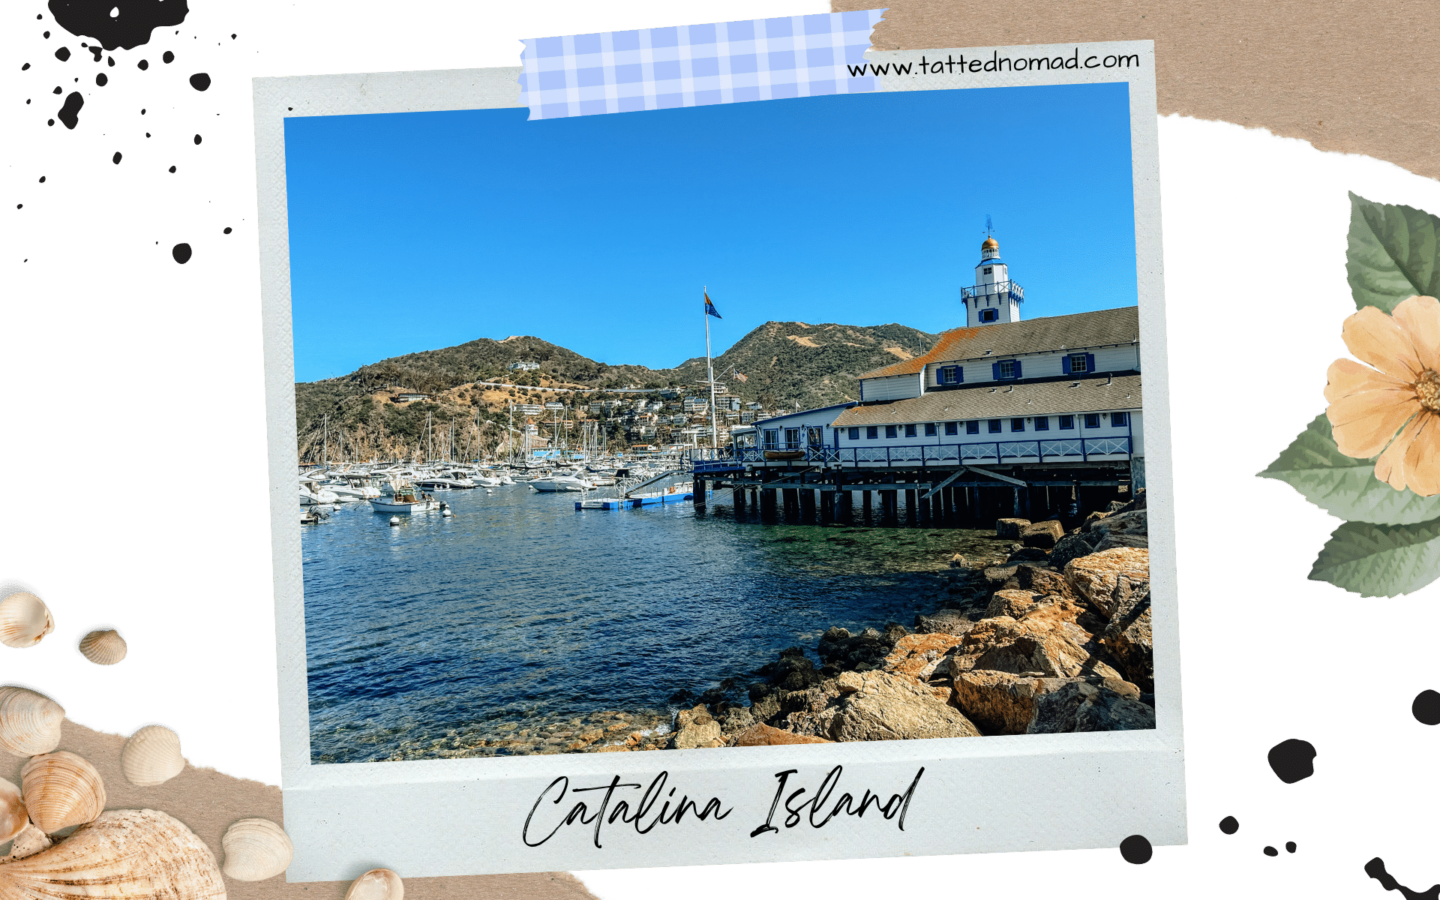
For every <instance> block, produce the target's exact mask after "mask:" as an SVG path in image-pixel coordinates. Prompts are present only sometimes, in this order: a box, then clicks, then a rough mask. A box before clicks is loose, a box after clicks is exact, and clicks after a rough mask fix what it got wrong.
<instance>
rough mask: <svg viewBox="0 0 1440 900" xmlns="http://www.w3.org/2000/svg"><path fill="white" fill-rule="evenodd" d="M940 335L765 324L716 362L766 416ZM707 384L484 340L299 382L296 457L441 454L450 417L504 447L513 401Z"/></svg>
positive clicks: (852, 386)
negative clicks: (419, 397)
mask: <svg viewBox="0 0 1440 900" xmlns="http://www.w3.org/2000/svg"><path fill="white" fill-rule="evenodd" d="M935 338H936V336H935V335H933V334H927V333H925V332H923V331H918V330H916V329H914V328H908V327H906V326H904V325H879V326H855V325H834V324H830V325H807V324H805V323H803V322H767V323H765V324H764V325H761V326H760V327H758V328H756V329H754V330H753V331H751V332H750V333H749V334H747V335H745V337H743V338H741V339H740V340H739V341H738V342H737V343H736V344H735V345H734V346H733V347H731V348H730V349H729V350H727V351H726V352H725V353H723V354H721V355H720V356H719V357H717V358H716V359H715V377H716V380H717V381H719V382H722V383H723V384H725V385H726V386H727V387H728V388H729V391H730V394H731V395H732V396H737V397H739V398H740V399H741V400H742V401H743V402H747V403H749V402H759V403H761V404H763V405H764V407H765V408H766V409H767V410H771V411H784V410H792V409H795V408H797V406H798V408H800V409H806V408H810V407H815V406H825V405H828V404H832V403H840V402H843V401H846V400H854V399H858V397H859V383H858V380H857V377H856V376H858V375H859V374H861V373H862V372H866V371H868V370H870V369H874V368H878V367H880V366H884V365H889V364H890V363H893V362H895V361H896V360H899V359H908V358H910V357H912V356H915V355H918V354H920V353H924V352H925V351H926V350H927V349H929V347H930V346H931V345H932V344H933V343H934V341H935ZM516 362H533V363H538V364H539V369H537V370H534V371H516V372H512V371H510V368H509V367H510V364H511V363H516ZM704 380H705V359H704V357H697V358H695V359H690V360H686V361H685V362H684V363H682V364H681V365H679V366H676V367H675V368H673V369H649V368H646V367H644V366H637V365H625V364H609V363H603V362H597V361H595V360H592V359H588V358H586V357H584V356H581V355H580V354H578V353H575V352H574V351H572V350H567V349H566V348H564V347H560V346H557V345H555V344H551V343H549V342H548V341H544V340H541V339H540V338H536V337H510V338H506V339H504V340H500V341H496V340H491V339H489V338H480V339H478V340H474V341H470V342H468V343H465V344H460V345H458V346H455V347H445V348H443V349H439V350H427V351H424V352H422V353H411V354H408V355H406V356H397V357H394V358H393V359H386V360H381V361H380V362H376V363H371V364H370V365H366V366H361V367H360V368H359V369H356V370H355V371H354V372H351V373H350V374H349V375H345V376H342V377H339V378H329V379H325V380H323V381H312V382H306V383H301V384H297V385H295V414H296V415H295V417H296V427H297V433H298V436H299V447H298V450H299V452H300V455H301V458H306V459H308V458H316V457H317V456H318V451H319V446H320V443H321V442H322V441H326V442H327V444H328V451H329V454H330V456H331V458H335V459H338V458H341V457H349V458H352V459H354V458H361V459H368V458H371V457H379V458H395V457H399V456H410V455H414V454H415V453H417V452H420V453H422V454H423V453H424V452H426V450H427V447H426V444H427V443H429V444H430V445H431V448H432V449H438V445H439V442H441V441H442V440H443V441H448V440H449V436H450V434H451V427H452V426H451V423H452V422H453V423H454V433H455V448H454V449H455V452H456V454H457V455H459V454H464V455H466V456H473V455H476V454H479V453H483V452H486V451H490V450H493V449H494V448H495V447H496V446H498V445H500V444H501V442H502V441H503V436H504V433H505V427H506V422H507V412H506V410H507V407H508V405H509V404H510V403H545V402H547V401H552V400H557V401H560V402H563V403H565V404H566V405H567V406H571V405H575V404H587V403H588V402H589V401H591V400H597V399H604V398H606V397H611V396H615V395H607V394H604V393H601V391H603V390H606V389H610V390H613V389H619V388H627V387H641V388H663V387H677V388H682V389H684V390H685V391H686V392H687V393H690V394H696V395H705V394H706V393H707V389H706V387H705V386H704V384H703V383H702V382H704ZM477 381H493V382H504V383H507V384H510V385H514V387H491V386H484V385H477V384H476V382H477ZM398 389H404V390H409V391H416V392H421V393H426V394H430V395H432V399H431V400H427V401H421V402H418V403H409V404H401V403H396V402H394V400H393V399H392V398H393V395H394V394H395V392H396V391H397V390H398ZM557 389H570V390H572V391H577V393H569V392H564V391H561V390H557ZM622 396H623V395H622ZM427 418H428V419H429V421H430V429H431V431H430V432H429V433H427V431H426V422H427ZM607 426H608V427H607V429H606V433H607V435H609V436H610V437H611V439H612V446H613V445H614V442H615V441H616V440H622V442H623V438H622V435H621V432H620V431H619V429H618V426H617V425H616V424H615V423H607Z"/></svg>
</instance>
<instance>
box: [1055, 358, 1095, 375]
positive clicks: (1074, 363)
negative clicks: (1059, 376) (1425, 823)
mask: <svg viewBox="0 0 1440 900" xmlns="http://www.w3.org/2000/svg"><path fill="white" fill-rule="evenodd" d="M1062 368H1063V370H1064V372H1065V374H1066V375H1084V374H1085V373H1086V372H1093V371H1095V354H1093V353H1071V354H1070V355H1069V356H1067V357H1065V359H1064V363H1063V365H1062Z"/></svg>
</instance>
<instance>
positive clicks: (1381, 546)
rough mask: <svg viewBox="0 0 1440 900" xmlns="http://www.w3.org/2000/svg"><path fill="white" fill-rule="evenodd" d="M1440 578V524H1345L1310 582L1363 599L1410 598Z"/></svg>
mask: <svg viewBox="0 0 1440 900" xmlns="http://www.w3.org/2000/svg"><path fill="white" fill-rule="evenodd" d="M1436 578H1440V519H1432V520H1430V521H1429V522H1420V523H1418V524H1415V525H1372V524H1370V523H1368V522H1346V523H1344V524H1343V525H1341V526H1340V527H1339V528H1337V529H1335V533H1334V534H1332V535H1330V540H1329V541H1327V542H1326V543H1325V546H1324V548H1323V549H1321V551H1320V555H1319V556H1318V557H1316V559H1315V566H1314V567H1313V568H1312V569H1311V570H1310V579H1311V580H1312V581H1328V582H1330V583H1331V584H1333V585H1335V586H1336V587H1342V588H1344V589H1345V590H1347V591H1350V592H1351V593H1355V594H1359V595H1360V596H1362V597H1394V596H1397V595H1399V594H1409V593H1412V592H1414V591H1418V590H1419V589H1420V588H1422V587H1424V586H1425V585H1427V584H1429V583H1430V582H1432V581H1434V580H1435V579H1436Z"/></svg>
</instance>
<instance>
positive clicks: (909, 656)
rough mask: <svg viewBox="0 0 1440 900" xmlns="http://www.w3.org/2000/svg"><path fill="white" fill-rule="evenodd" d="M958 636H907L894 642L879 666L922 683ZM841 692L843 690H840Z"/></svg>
mask: <svg viewBox="0 0 1440 900" xmlns="http://www.w3.org/2000/svg"><path fill="white" fill-rule="evenodd" d="M960 640H961V638H960V636H959V635H954V634H947V633H945V632H932V633H929V634H907V635H905V636H904V637H902V638H900V639H899V640H898V641H896V642H895V648H894V649H893V650H891V651H890V654H889V655H888V656H886V657H885V662H884V663H883V664H882V665H881V668H883V669H884V670H885V671H887V672H893V673H894V674H896V675H903V676H906V677H909V678H914V679H916V680H917V681H924V680H926V679H927V678H929V677H930V676H931V675H932V674H934V672H935V667H936V665H938V664H939V662H940V660H941V659H943V658H944V657H945V654H946V653H947V652H949V651H950V649H951V648H953V647H954V646H955V645H956V644H958V643H960ZM840 689H841V690H842V691H843V690H845V688H844V687H843V686H842V687H841V688H840Z"/></svg>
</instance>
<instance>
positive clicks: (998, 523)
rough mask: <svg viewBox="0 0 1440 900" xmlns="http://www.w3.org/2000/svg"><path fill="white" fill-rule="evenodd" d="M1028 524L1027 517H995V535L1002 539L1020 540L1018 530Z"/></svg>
mask: <svg viewBox="0 0 1440 900" xmlns="http://www.w3.org/2000/svg"><path fill="white" fill-rule="evenodd" d="M1029 524H1030V520H1029V519H996V520H995V536H996V537H997V538H1002V539H1004V540H1011V541H1018V540H1020V530H1021V529H1022V528H1024V527H1025V526H1026V525H1029Z"/></svg>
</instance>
